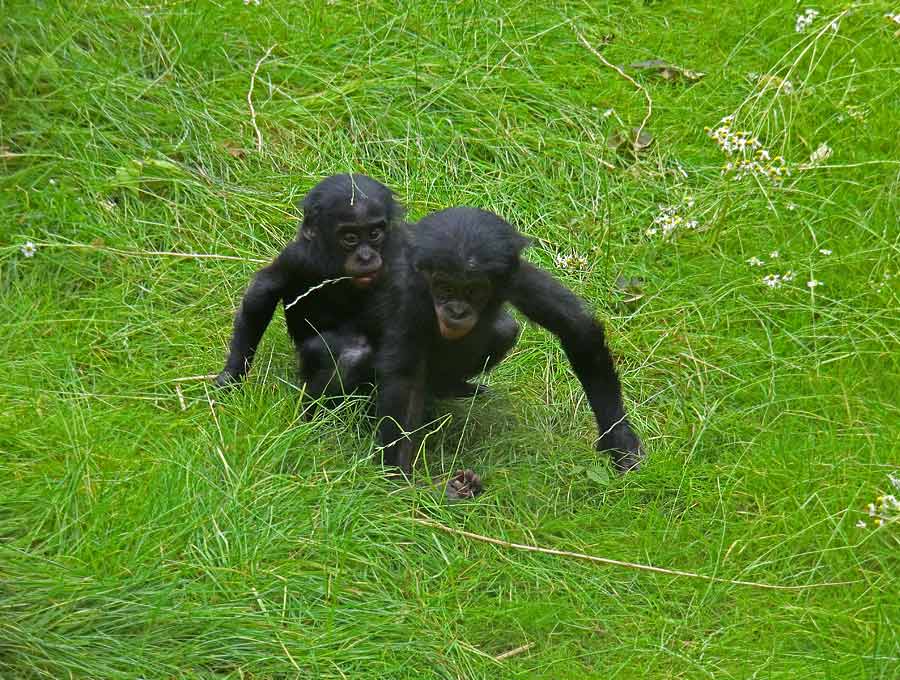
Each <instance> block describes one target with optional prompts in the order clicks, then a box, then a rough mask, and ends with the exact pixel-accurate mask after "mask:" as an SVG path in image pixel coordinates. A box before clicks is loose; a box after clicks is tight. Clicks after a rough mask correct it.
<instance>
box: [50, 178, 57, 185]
mask: <svg viewBox="0 0 900 680" xmlns="http://www.w3.org/2000/svg"><path fill="white" fill-rule="evenodd" d="M49 182H50V185H51V186H54V185H56V180H55V179H53V178H52V177H51V178H50V180H49Z"/></svg>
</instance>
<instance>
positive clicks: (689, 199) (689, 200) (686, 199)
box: [684, 196, 696, 208]
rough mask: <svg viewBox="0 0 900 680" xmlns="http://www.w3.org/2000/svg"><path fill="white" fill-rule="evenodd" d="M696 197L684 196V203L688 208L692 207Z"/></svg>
mask: <svg viewBox="0 0 900 680" xmlns="http://www.w3.org/2000/svg"><path fill="white" fill-rule="evenodd" d="M695 202H696V199H694V197H693V196H685V197H684V205H685V206H686V207H688V208H693V207H694V203H695Z"/></svg>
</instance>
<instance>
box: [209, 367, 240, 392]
mask: <svg viewBox="0 0 900 680" xmlns="http://www.w3.org/2000/svg"><path fill="white" fill-rule="evenodd" d="M214 382H215V383H216V386H217V387H234V386H235V385H237V384H238V383H239V382H241V376H240V375H238V374H237V373H232V372H231V371H230V370H228V369H227V368H226V369H223V370H222V372H221V373H219V375H217V376H216V379H215V381H214Z"/></svg>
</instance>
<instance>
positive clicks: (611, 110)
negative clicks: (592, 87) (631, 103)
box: [603, 109, 615, 118]
mask: <svg viewBox="0 0 900 680" xmlns="http://www.w3.org/2000/svg"><path fill="white" fill-rule="evenodd" d="M614 113H615V111H614V110H613V109H606V111H604V112H603V117H604V118H609V117H610V116H611V115H613V114H614Z"/></svg>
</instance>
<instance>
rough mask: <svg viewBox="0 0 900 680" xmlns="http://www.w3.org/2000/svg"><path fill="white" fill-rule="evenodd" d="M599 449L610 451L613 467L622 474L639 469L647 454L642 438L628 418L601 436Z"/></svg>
mask: <svg viewBox="0 0 900 680" xmlns="http://www.w3.org/2000/svg"><path fill="white" fill-rule="evenodd" d="M597 450H598V451H606V452H607V453H609V455H610V457H611V458H612V464H613V467H614V468H615V469H616V471H617V472H619V473H620V474H621V473H625V472H628V471H629V470H637V469H638V468H639V467H640V466H641V461H643V459H644V458H645V457H646V455H647V454H646V453H644V447H643V446H642V445H641V440H640V439H639V438H638V436H637V435H636V434H635V433H634V430H632V429H631V425H630V423H629V422H628V421H627V420H623V421H622V422H621V423H619V424H617V425H616V426H615V427H614V428H613V429H612V430H611V431H610V432H607V433H606V434H605V435H604V436H603V437H601V438H600V441H598V442H597Z"/></svg>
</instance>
